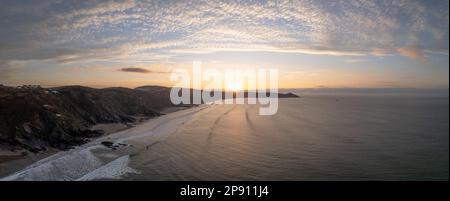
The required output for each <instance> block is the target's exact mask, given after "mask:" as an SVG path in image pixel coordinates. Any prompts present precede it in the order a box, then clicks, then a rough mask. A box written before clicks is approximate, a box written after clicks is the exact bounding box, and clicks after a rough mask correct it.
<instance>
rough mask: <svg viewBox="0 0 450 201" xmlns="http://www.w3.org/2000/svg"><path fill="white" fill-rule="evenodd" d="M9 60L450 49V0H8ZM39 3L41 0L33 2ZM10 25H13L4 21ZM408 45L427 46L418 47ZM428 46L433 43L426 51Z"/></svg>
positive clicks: (2, 14) (3, 49) (1, 50)
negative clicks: (231, 52)
mask: <svg viewBox="0 0 450 201" xmlns="http://www.w3.org/2000/svg"><path fill="white" fill-rule="evenodd" d="M0 4H1V5H0V18H1V19H9V20H2V21H0V26H1V27H2V31H1V32H0V60H13V59H16V60H17V59H18V60H25V59H38V60H46V59H54V60H56V61H62V62H67V61H77V60H86V59H91V60H95V59H104V58H105V57H107V58H108V59H110V58H109V57H108V55H114V56H111V58H121V59H126V58H131V57H133V56H134V55H137V54H139V55H147V57H146V58H149V59H152V58H153V57H158V58H160V57H166V58H167V57H170V56H171V55H173V54H174V53H177V54H179V53H190V54H203V53H210V52H216V51H266V52H286V53H299V54H314V55H317V54H319V55H320V54H323V55H334V56H342V55H347V56H348V55H351V56H361V55H374V56H385V55H391V54H397V53H400V54H401V55H404V56H407V57H410V58H415V59H417V58H418V59H422V58H424V54H429V53H433V52H448V42H449V39H448V38H449V35H448V34H449V32H448V28H449V25H448V24H449V18H448V15H449V10H448V1H439V2H434V1H412V0H411V1H405V0H392V1H367V0H353V1H334V2H332V3H330V2H329V1H321V0H319V1H317V0H314V1H313V0H299V1H202V0H200V1H198V0H196V1H189V0H187V1H144V0H142V1H138V0H122V1H120V0H118V1H83V2H79V1H57V0H48V1H45V3H42V2H41V1H39V2H29V3H27V4H23V3H21V2H19V1H17V2H16V1H14V2H13V1H2V2H0ZM36 7H39V9H34V8H36ZM5 27H7V28H6V29H5ZM404 47H420V48H416V51H415V52H414V51H411V50H410V49H405V48H404ZM425 50H426V51H425ZM169 55H170V56H169Z"/></svg>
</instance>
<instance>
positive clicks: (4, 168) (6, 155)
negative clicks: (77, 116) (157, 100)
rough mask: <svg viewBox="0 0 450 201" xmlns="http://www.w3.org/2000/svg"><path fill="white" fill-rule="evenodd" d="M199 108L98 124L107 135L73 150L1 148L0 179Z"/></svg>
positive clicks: (180, 108) (178, 108) (173, 109)
mask: <svg viewBox="0 0 450 201" xmlns="http://www.w3.org/2000/svg"><path fill="white" fill-rule="evenodd" d="M195 107H198V106H172V107H166V108H164V109H162V110H161V111H160V113H161V116H157V117H139V118H138V120H137V121H136V122H133V123H110V124H96V125H94V126H92V127H91V129H92V130H102V131H104V132H105V133H104V134H103V135H101V136H98V137H94V138H90V139H89V141H88V142H86V143H84V144H81V145H78V146H74V147H73V148H72V149H68V150H59V149H56V148H52V147H49V148H48V149H47V150H46V151H42V152H38V153H33V152H30V151H28V150H26V149H23V148H22V149H17V150H14V151H10V150H8V149H1V148H2V147H0V179H1V178H3V177H7V176H8V175H11V174H14V173H16V172H19V171H21V170H23V169H25V168H27V167H28V166H30V165H33V164H34V163H35V162H38V161H41V160H44V159H46V158H48V157H52V156H54V155H56V154H59V153H68V152H71V151H73V150H76V149H78V148H80V147H83V146H85V145H87V144H90V143H92V142H95V141H98V140H100V139H103V138H108V137H109V136H111V135H114V134H117V133H121V132H124V131H125V132H126V131H128V130H130V129H133V128H136V127H139V126H140V125H143V124H146V123H149V122H151V121H154V120H156V119H159V118H161V117H164V116H166V115H169V114H172V113H176V112H179V111H185V110H188V109H191V108H195Z"/></svg>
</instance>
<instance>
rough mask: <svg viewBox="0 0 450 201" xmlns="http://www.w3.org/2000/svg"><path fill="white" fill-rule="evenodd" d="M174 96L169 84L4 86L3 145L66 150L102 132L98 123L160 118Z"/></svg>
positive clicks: (0, 89) (0, 105) (0, 91)
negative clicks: (111, 86)
mask: <svg viewBox="0 0 450 201" xmlns="http://www.w3.org/2000/svg"><path fill="white" fill-rule="evenodd" d="M169 94H170V88H165V87H152V86H147V87H140V88H137V89H128V88H105V89H94V88H88V87H81V86H68V87H58V88H41V87H38V86H22V87H6V86H0V143H3V144H9V145H12V146H19V147H23V148H26V149H28V150H30V151H33V152H38V151H41V150H45V149H46V147H48V146H51V147H55V148H59V149H67V148H70V147H71V146H74V145H78V144H82V143H84V142H86V141H87V140H88V139H89V138H90V137H95V136H99V135H101V134H102V132H101V131H92V130H90V129H89V128H90V127H91V126H92V125H94V124H97V123H118V122H124V123H125V122H133V121H135V118H134V117H135V116H147V117H153V116H158V115H159V111H160V110H161V109H162V108H164V107H167V106H171V105H172V103H171V102H170V99H169Z"/></svg>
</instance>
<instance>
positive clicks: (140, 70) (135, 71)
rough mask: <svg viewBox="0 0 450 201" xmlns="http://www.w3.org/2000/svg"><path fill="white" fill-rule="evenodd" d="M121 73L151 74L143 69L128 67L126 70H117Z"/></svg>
mask: <svg viewBox="0 0 450 201" xmlns="http://www.w3.org/2000/svg"><path fill="white" fill-rule="evenodd" d="M119 71H121V72H131V73H152V71H151V70H148V69H145V68H138V67H128V68H121V69H119Z"/></svg>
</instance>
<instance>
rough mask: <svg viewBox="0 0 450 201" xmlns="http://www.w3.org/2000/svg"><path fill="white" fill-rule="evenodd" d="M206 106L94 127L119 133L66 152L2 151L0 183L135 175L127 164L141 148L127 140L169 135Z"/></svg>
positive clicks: (176, 109)
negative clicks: (129, 122)
mask: <svg viewBox="0 0 450 201" xmlns="http://www.w3.org/2000/svg"><path fill="white" fill-rule="evenodd" d="M205 107H208V106H206V105H203V106H199V107H192V108H188V109H185V108H181V109H180V108H179V107H177V108H167V109H166V110H163V111H162V113H164V114H166V115H163V116H161V117H158V118H154V119H149V120H146V121H144V122H141V123H139V124H138V125H137V126H134V127H131V126H126V125H123V124H114V125H111V124H110V125H108V124H102V125H97V126H95V127H94V128H95V129H105V130H106V132H107V133H108V132H112V131H114V130H120V131H118V132H116V133H112V134H109V135H105V136H103V137H100V138H97V139H94V140H92V141H91V142H89V143H87V144H84V145H82V146H79V147H76V148H74V149H72V150H68V151H58V150H54V149H51V150H49V151H47V152H45V153H40V154H33V155H30V156H25V154H22V152H10V151H3V152H4V153H3V152H2V157H1V159H2V161H0V162H1V163H0V167H1V171H0V177H3V178H1V179H0V181H10V180H94V179H114V178H120V176H121V175H123V174H127V173H138V172H137V171H135V170H133V169H131V168H128V166H127V164H128V161H129V158H130V156H131V155H132V154H133V152H134V151H135V150H136V149H141V148H144V147H135V146H134V145H132V144H127V141H128V140H130V139H139V138H142V137H146V136H151V135H167V134H170V133H172V132H174V131H176V129H177V127H178V126H179V125H180V124H182V123H183V122H185V121H186V120H188V119H189V118H190V116H192V115H194V114H195V113H196V112H197V111H199V110H202V109H204V108H205ZM118 148H121V151H123V150H124V149H126V150H127V152H128V154H121V155H115V154H114V151H112V150H117V149H118ZM105 152H106V153H105ZM27 154H29V153H27ZM3 156H4V157H3ZM20 167H22V168H23V167H25V168H23V169H20Z"/></svg>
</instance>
